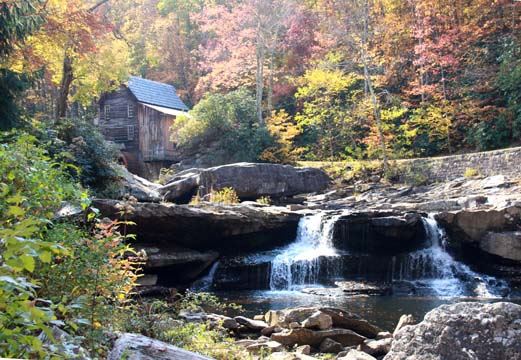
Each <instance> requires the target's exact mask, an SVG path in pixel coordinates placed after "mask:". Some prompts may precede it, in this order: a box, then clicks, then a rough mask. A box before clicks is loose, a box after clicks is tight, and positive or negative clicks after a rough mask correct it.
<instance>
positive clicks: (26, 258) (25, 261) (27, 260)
mask: <svg viewBox="0 0 521 360" xmlns="http://www.w3.org/2000/svg"><path fill="white" fill-rule="evenodd" d="M19 259H20V262H21V264H22V265H23V268H24V269H26V270H27V271H29V272H33V271H34V265H35V262H34V258H33V257H32V256H30V255H21V256H20V257H19Z"/></svg>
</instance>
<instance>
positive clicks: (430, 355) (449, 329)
mask: <svg viewBox="0 0 521 360" xmlns="http://www.w3.org/2000/svg"><path fill="white" fill-rule="evenodd" d="M403 359H428V360H443V359H451V360H468V359H476V360H477V359H487V360H496V359H497V360H504V359H521V306H520V305H517V304H514V303H509V302H498V303H493V304H483V303H470V302H464V303H457V304H452V305H442V306H440V307H438V308H436V309H434V310H432V311H430V312H429V313H427V315H425V318H424V319H423V321H422V322H421V323H419V324H417V325H409V326H405V327H403V328H402V329H401V330H399V331H398V333H397V334H396V336H395V339H394V341H393V343H392V347H391V350H390V352H389V353H388V354H387V355H386V356H385V358H384V360H403Z"/></svg>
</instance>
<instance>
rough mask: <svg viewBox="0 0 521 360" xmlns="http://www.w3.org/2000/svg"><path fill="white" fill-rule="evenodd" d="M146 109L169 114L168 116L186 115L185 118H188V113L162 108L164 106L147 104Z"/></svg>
mask: <svg viewBox="0 0 521 360" xmlns="http://www.w3.org/2000/svg"><path fill="white" fill-rule="evenodd" d="M145 106H146V107H148V108H151V109H154V110H157V111H159V112H161V113H163V114H167V115H173V116H179V115H184V116H188V117H189V115H188V113H187V112H186V111H182V110H177V109H171V108H165V107H162V106H157V105H150V104H145Z"/></svg>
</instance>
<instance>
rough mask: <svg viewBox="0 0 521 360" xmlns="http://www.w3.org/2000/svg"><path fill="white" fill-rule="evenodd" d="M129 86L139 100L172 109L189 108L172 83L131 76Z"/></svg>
mask: <svg viewBox="0 0 521 360" xmlns="http://www.w3.org/2000/svg"><path fill="white" fill-rule="evenodd" d="M128 88H129V89H130V91H131V92H132V94H134V96H135V97H136V99H137V101H139V102H142V103H145V104H151V105H157V106H162V107H166V108H170V109H177V110H186V111H187V110H188V107H187V106H186V105H185V104H184V103H183V100H181V99H180V98H179V96H177V94H176V91H175V88H174V87H173V86H172V85H168V84H162V83H160V82H157V81H152V80H146V79H142V78H140V77H137V76H131V77H130V79H129V81H128Z"/></svg>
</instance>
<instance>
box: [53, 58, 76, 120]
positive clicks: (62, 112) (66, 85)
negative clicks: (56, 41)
mask: <svg viewBox="0 0 521 360" xmlns="http://www.w3.org/2000/svg"><path fill="white" fill-rule="evenodd" d="M73 79H74V73H73V71H72V59H71V58H70V57H69V55H68V54H65V57H64V58H63V74H62V81H61V84H60V91H59V93H58V99H57V101H56V119H57V121H59V119H61V118H64V117H65V116H66V115H67V99H68V97H69V91H70V88H71V83H72V80H73Z"/></svg>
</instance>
